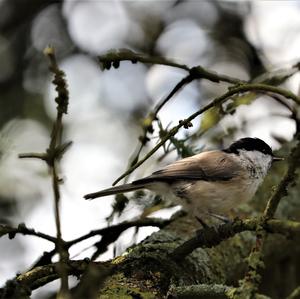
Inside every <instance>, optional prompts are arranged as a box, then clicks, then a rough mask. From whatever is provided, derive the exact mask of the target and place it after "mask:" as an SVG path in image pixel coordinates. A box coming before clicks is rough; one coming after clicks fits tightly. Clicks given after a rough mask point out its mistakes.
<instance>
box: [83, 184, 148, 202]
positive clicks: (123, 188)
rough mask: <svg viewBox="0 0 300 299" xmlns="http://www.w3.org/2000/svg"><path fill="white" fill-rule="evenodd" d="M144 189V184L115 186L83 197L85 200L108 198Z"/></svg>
mask: <svg viewBox="0 0 300 299" xmlns="http://www.w3.org/2000/svg"><path fill="white" fill-rule="evenodd" d="M144 187H145V184H136V185H135V184H124V185H121V186H115V187H111V188H107V189H104V190H101V191H98V192H94V193H89V194H86V195H84V198H85V199H94V198H97V197H102V196H108V195H112V194H118V193H125V192H130V191H135V190H139V189H142V188H144Z"/></svg>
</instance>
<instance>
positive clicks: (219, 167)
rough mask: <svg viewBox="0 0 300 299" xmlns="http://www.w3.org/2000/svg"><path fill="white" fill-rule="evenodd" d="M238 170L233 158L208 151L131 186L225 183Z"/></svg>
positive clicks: (239, 167)
mask: <svg viewBox="0 0 300 299" xmlns="http://www.w3.org/2000/svg"><path fill="white" fill-rule="evenodd" d="M240 170H241V166H240V165H239V164H238V163H237V162H236V160H235V159H234V157H232V156H230V155H228V154H226V153H225V152H222V151H210V152H203V153H200V154H198V155H194V156H191V157H188V158H185V159H182V160H179V161H176V162H174V163H172V164H170V165H168V166H166V167H165V168H163V169H161V170H159V171H156V172H154V173H153V174H152V175H150V176H148V177H146V178H143V179H140V180H137V181H134V182H133V184H143V183H151V182H155V181H164V182H170V183H171V182H172V181H178V180H204V181H220V180H221V181H227V180H230V179H232V178H233V177H234V176H235V175H237V173H238V172H239V171H240Z"/></svg>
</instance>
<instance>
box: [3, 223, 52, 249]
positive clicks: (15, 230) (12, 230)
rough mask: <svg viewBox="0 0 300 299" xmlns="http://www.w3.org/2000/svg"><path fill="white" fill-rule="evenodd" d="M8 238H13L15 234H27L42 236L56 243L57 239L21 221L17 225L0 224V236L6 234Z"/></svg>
mask: <svg viewBox="0 0 300 299" xmlns="http://www.w3.org/2000/svg"><path fill="white" fill-rule="evenodd" d="M7 234H8V236H9V238H10V239H12V238H14V236H15V235H16V234H22V235H29V236H35V237H38V238H42V239H44V240H47V241H49V242H52V243H54V244H56V241H57V239H56V238H55V237H52V236H50V235H47V234H44V233H41V232H37V231H35V230H34V229H33V228H28V227H26V225H25V224H24V223H21V224H19V225H18V227H11V226H8V225H0V237H2V236H4V235H7Z"/></svg>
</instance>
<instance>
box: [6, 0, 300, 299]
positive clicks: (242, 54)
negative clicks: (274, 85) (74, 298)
mask: <svg viewBox="0 0 300 299" xmlns="http://www.w3.org/2000/svg"><path fill="white" fill-rule="evenodd" d="M48 44H51V45H53V46H54V47H55V49H56V53H57V58H58V62H59V65H60V67H61V68H62V69H63V70H64V71H65V73H66V76H67V81H68V85H69V90H70V105H69V113H68V115H67V116H66V117H65V119H64V123H65V131H64V132H65V137H64V138H65V139H66V140H72V141H73V145H72V147H71V148H70V150H69V151H68V152H67V153H66V155H65V156H64V158H63V160H62V162H61V175H62V178H63V180H64V184H63V185H62V186H61V188H62V205H61V219H62V232H63V237H64V238H65V239H67V240H69V239H72V238H75V237H78V236H80V235H82V234H85V233H87V232H89V231H90V230H92V229H96V228H100V227H103V226H105V225H107V221H106V217H108V216H109V215H110V214H111V212H112V207H111V204H112V200H113V198H110V197H108V198H104V199H101V200H95V201H92V202H86V201H84V200H83V195H84V194H86V193H89V192H93V191H97V190H99V189H101V188H104V187H108V186H110V185H111V184H112V182H113V181H114V180H115V179H116V178H117V177H118V176H119V175H120V174H122V173H123V172H124V170H125V169H126V168H127V166H128V160H129V159H130V157H131V156H132V154H133V153H134V151H135V149H136V148H137V146H138V144H139V141H138V137H139V136H140V135H141V133H142V130H141V120H142V119H143V117H145V116H146V115H147V113H148V112H149V111H150V110H151V109H152V108H153V107H154V105H155V103H157V102H158V101H159V100H161V99H162V98H163V97H165V96H166V95H167V94H168V93H169V92H170V91H171V90H172V88H173V87H174V86H175V85H176V84H177V83H178V82H179V81H180V80H181V79H182V78H183V77H184V76H186V75H187V74H186V72H184V71H183V70H179V69H176V68H171V67H167V66H160V65H150V64H147V65H146V64H141V63H137V64H132V63H131V62H121V64H120V67H119V68H117V69H115V68H112V69H110V70H106V71H101V69H100V67H99V64H98V62H97V59H96V56H97V55H102V54H104V53H106V52H107V51H108V50H111V49H119V48H127V49H130V50H132V51H135V52H138V53H144V54H148V55H155V56H164V57H167V58H170V59H174V60H175V61H177V62H179V63H183V64H186V65H188V66H189V67H192V66H196V65H201V66H203V67H206V68H209V69H211V70H214V71H217V72H219V73H222V74H226V75H230V76H233V77H236V78H239V79H242V80H251V79H254V78H256V77H258V76H259V75H261V74H263V73H268V72H269V71H273V70H280V71H281V73H280V74H284V75H287V76H289V75H290V74H293V76H291V77H290V78H289V79H288V80H286V81H285V82H284V87H286V88H288V89H290V90H291V91H293V92H295V93H298V88H299V74H297V73H296V72H295V71H292V66H293V65H295V64H296V63H297V62H298V61H299V53H300V3H299V2H298V1H205V0H201V1H189V0H177V1H175V0H174V1H173V0H168V1H162V0H161V1H155V0H152V1H150V0H149V1H147V0H145V1H142V0H140V1H118V0H114V1H101V0H98V1H83V0H81V1H77V0H64V1H62V0H61V1H54V0H53V1H46V0H26V1H25V0H1V1H0V70H1V71H0V105H1V106H0V107H1V109H0V221H1V223H6V224H10V225H17V224H19V223H21V222H24V223H26V225H27V226H28V227H33V228H35V229H37V230H39V231H42V232H45V233H48V234H52V235H55V233H56V232H55V221H54V213H53V196H52V189H51V184H50V182H51V181H50V178H49V174H48V170H47V168H46V166H45V165H44V164H43V163H42V162H41V161H36V160H24V159H22V160H20V159H18V154H19V153H24V152H42V151H44V150H45V149H46V148H47V146H48V143H49V136H50V132H51V126H52V122H53V120H54V118H55V115H56V110H55V103H54V98H55V96H56V93H55V90H54V87H53V85H51V76H50V74H49V70H48V61H47V59H46V58H45V57H44V56H43V49H44V48H45V46H47V45H48ZM282 70H283V71H282ZM294 73H295V74H294ZM227 87H228V85H226V84H215V83H211V82H208V81H206V80H202V81H194V82H193V83H192V84H189V85H188V86H186V87H185V88H184V89H183V90H182V91H180V92H179V93H178V94H177V95H176V96H175V97H174V98H173V99H172V100H171V101H170V102H169V103H168V104H167V105H166V106H165V107H164V108H163V109H162V110H161V111H160V113H159V119H160V121H161V124H162V126H163V127H164V128H166V127H168V126H170V125H171V126H173V125H177V124H178V121H179V120H180V119H184V118H185V117H187V116H189V115H190V114H192V113H193V112H195V111H196V110H198V109H199V108H200V107H201V106H203V105H204V104H205V103H207V102H208V101H209V100H211V99H212V98H214V97H216V96H218V95H220V94H222V93H223V92H225V91H226V90H227ZM247 103H248V104H249V105H241V106H239V107H238V108H237V109H235V111H234V112H235V113H232V114H231V115H227V116H226V117H223V118H222V119H221V121H220V122H219V123H218V124H217V125H216V126H214V127H213V128H212V129H210V130H208V131H207V132H206V133H205V134H203V135H202V136H201V138H194V139H193V140H192V141H189V142H191V143H189V145H191V148H193V149H195V150H197V149H198V150H199V149H210V148H216V147H221V146H226V145H228V144H229V143H231V141H232V140H233V139H236V138H240V137H245V136H256V137H259V138H262V139H264V140H265V141H266V142H268V143H269V144H270V145H271V146H272V147H273V148H274V149H278V148H279V147H280V142H279V141H280V140H281V141H282V140H287V141H289V140H291V139H292V136H293V133H294V132H295V126H294V123H293V121H292V120H291V119H290V118H289V117H288V110H287V109H286V108H284V107H282V106H281V105H280V104H278V103H276V102H275V101H273V100H272V99H270V98H268V97H266V96H261V97H259V99H258V100H256V101H253V102H252V101H250V102H247ZM210 117H211V118H212V117H213V116H212V115H211V116H210ZM205 121H206V122H205V126H208V128H209V127H210V125H207V119H206V120H205ZM209 121H212V123H213V124H214V120H211V119H209ZM203 122H204V120H203V118H202V119H201V118H197V119H196V120H195V121H194V122H193V128H191V129H190V130H189V131H188V132H187V131H186V130H182V131H180V133H179V134H178V135H177V137H178V138H185V137H186V135H187V134H194V135H193V136H196V137H197V136H198V135H197V132H199V130H200V129H201V126H202V128H203V126H204V124H203ZM155 129H156V131H155V132H154V134H153V136H154V137H155V136H157V135H158V131H157V128H155ZM156 142H157V139H155V138H154V139H151V141H150V142H149V143H148V144H147V146H146V147H145V152H147V151H148V150H149V149H150V148H151V147H152V146H153V145H154V144H155V143H156ZM162 156H164V152H163V150H161V151H159V152H158V153H157V154H156V155H154V157H153V158H151V159H150V160H149V161H147V162H146V163H145V164H143V166H142V167H140V168H139V169H138V170H137V171H135V172H134V173H133V174H132V176H131V177H130V179H134V178H135V177H140V176H144V175H148V174H150V173H151V172H152V171H154V170H155V169H157V168H158V167H159V166H161V165H164V164H166V163H168V162H170V161H173V160H174V159H176V158H178V155H177V154H176V151H173V152H172V153H171V154H170V155H167V156H166V157H164V159H162ZM140 213H141V209H140V208H139V207H138V206H137V205H135V204H131V205H129V206H128V207H127V208H126V211H125V213H124V214H122V215H121V218H119V219H116V218H115V219H114V221H115V222H117V221H121V220H124V219H130V218H132V217H133V216H136V215H138V214H140ZM154 230H155V229H154V228H153V229H152V228H147V229H146V228H145V229H141V230H140V231H139V234H138V235H137V236H136V237H135V241H138V240H140V239H142V238H144V237H145V236H146V235H147V234H149V233H151V232H152V231H154ZM133 234H134V230H130V231H128V232H126V233H125V234H124V235H123V236H122V237H121V239H120V240H119V241H118V243H117V245H116V247H115V248H113V247H111V248H110V250H109V251H108V252H107V253H105V254H104V255H102V256H101V259H108V258H111V257H112V256H113V251H115V252H116V253H117V254H120V253H122V251H123V250H124V249H125V248H126V247H127V246H128V245H129V244H130V243H131V242H132V238H133ZM93 241H94V240H90V241H89V242H87V243H86V244H83V245H81V247H80V248H79V247H76V248H75V247H74V249H73V248H72V251H71V257H72V256H75V255H76V256H77V257H78V258H80V257H85V256H88V253H89V250H91V249H89V250H87V251H84V252H82V253H81V254H80V252H81V251H82V250H83V249H84V248H85V247H89V245H90V244H93ZM0 248H1V253H2V254H1V261H0V273H1V277H0V282H1V284H3V283H5V281H6V280H7V279H8V278H12V277H13V276H14V275H15V274H16V273H17V272H21V271H24V270H25V269H28V268H29V267H30V265H32V264H33V263H34V262H35V261H36V260H37V259H38V258H39V257H40V256H41V254H42V253H43V252H44V251H47V250H51V249H53V248H52V244H49V243H47V242H46V241H43V240H40V239H37V238H33V237H28V236H27V237H23V236H16V237H15V238H14V240H12V241H11V240H8V238H7V237H5V238H1V239H0ZM36 296H37V297H40V298H41V297H42V295H41V293H39V295H36Z"/></svg>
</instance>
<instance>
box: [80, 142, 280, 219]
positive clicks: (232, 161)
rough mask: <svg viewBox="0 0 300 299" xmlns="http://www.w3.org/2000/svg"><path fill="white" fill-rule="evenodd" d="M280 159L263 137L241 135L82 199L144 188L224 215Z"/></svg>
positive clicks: (200, 210) (199, 210) (192, 207)
mask: <svg viewBox="0 0 300 299" xmlns="http://www.w3.org/2000/svg"><path fill="white" fill-rule="evenodd" d="M281 160H283V158H280V157H275V156H274V154H273V151H272V149H271V147H270V146H269V145H268V144H267V143H266V142H264V141H263V140H261V139H259V138H252V137H245V138H241V139H239V140H237V141H235V142H233V143H232V144H231V145H230V146H229V147H228V148H225V149H223V150H211V151H203V152H201V153H199V154H196V155H193V156H190V157H187V158H184V159H181V160H178V161H175V162H173V163H171V164H169V165H167V166H165V167H164V168H162V169H160V170H158V171H156V172H154V173H152V174H151V175H150V176H147V177H144V178H141V179H138V180H135V181H133V182H131V183H129V184H123V185H120V186H115V187H111V188H108V189H104V190H101V191H98V192H94V193H89V194H86V195H85V196H84V198H85V199H94V198H98V197H103V196H108V195H113V194H119V193H125V192H130V191H135V190H139V189H148V190H150V191H153V192H155V193H156V194H159V195H162V196H166V197H172V198H174V199H175V200H179V202H181V203H182V202H184V203H185V204H184V205H185V206H188V207H189V210H191V211H193V213H208V214H214V215H226V213H228V212H229V211H230V210H232V209H233V208H235V207H236V206H238V205H240V204H241V203H244V202H247V201H249V200H250V199H251V198H252V197H253V196H254V194H255V193H256V191H257V189H258V187H259V185H260V184H261V183H262V182H263V180H264V178H265V176H266V175H267V173H268V171H269V169H270V167H271V165H272V163H273V162H275V161H281Z"/></svg>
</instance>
